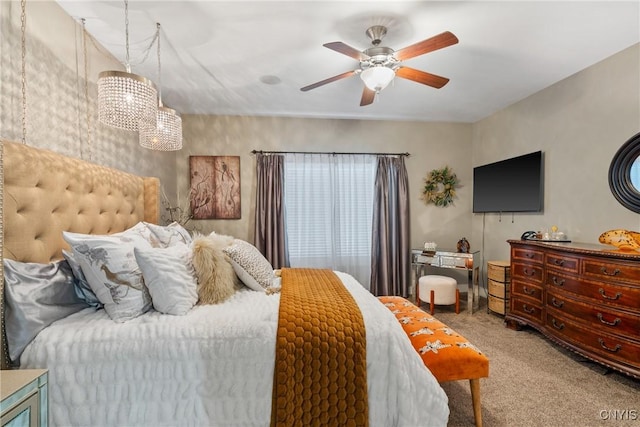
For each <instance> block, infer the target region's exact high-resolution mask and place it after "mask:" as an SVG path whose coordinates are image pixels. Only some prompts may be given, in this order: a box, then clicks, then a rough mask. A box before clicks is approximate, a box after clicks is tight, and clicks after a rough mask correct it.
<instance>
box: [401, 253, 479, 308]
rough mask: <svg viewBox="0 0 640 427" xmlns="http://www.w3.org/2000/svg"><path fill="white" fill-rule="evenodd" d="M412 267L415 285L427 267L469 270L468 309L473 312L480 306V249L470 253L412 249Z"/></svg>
mask: <svg viewBox="0 0 640 427" xmlns="http://www.w3.org/2000/svg"><path fill="white" fill-rule="evenodd" d="M411 267H412V268H413V272H414V275H415V286H416V289H417V286H418V280H419V279H420V276H423V275H424V274H423V273H424V271H425V268H426V267H435V268H453V269H457V270H466V271H467V285H468V291H467V311H468V312H469V314H473V312H474V311H476V310H478V308H479V306H480V286H479V282H478V279H479V276H480V251H473V252H469V253H461V252H453V251H433V252H430V251H424V250H422V249H412V250H411Z"/></svg>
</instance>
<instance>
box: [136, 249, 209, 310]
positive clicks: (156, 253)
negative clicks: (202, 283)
mask: <svg viewBox="0 0 640 427" xmlns="http://www.w3.org/2000/svg"><path fill="white" fill-rule="evenodd" d="M133 251H134V253H135V256H136V260H137V261H138V265H139V266H140V269H141V270H142V276H143V277H144V282H145V284H146V285H147V288H149V293H150V294H151V300H152V302H153V307H154V308H155V309H156V310H157V311H159V312H161V313H165V314H173V315H177V316H182V315H184V314H187V312H188V311H189V310H191V308H192V307H193V306H194V305H196V303H197V302H198V292H197V283H196V279H195V277H194V275H193V274H194V272H193V267H192V265H191V248H190V247H189V246H187V245H185V244H184V243H176V244H174V245H173V246H170V247H168V248H150V249H149V248H147V249H144V248H134V250H133Z"/></svg>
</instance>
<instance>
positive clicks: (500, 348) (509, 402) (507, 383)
mask: <svg viewBox="0 0 640 427" xmlns="http://www.w3.org/2000/svg"><path fill="white" fill-rule="evenodd" d="M461 299H462V298H461ZM423 308H425V309H426V307H425V306H424V305H423ZM460 308H461V312H460V314H457V315H456V314H455V312H454V311H453V306H444V307H439V306H437V307H436V311H435V314H434V315H435V317H437V318H438V319H439V320H441V321H443V322H444V323H446V324H447V325H448V326H450V327H451V328H452V329H454V330H456V331H457V332H459V333H460V334H462V335H463V336H464V337H466V338H467V339H469V341H471V342H472V343H473V344H475V345H476V346H478V347H479V348H480V349H481V350H482V351H483V352H484V353H485V354H486V355H487V356H488V357H489V360H490V365H489V378H484V379H482V380H481V381H480V387H481V395H482V418H483V422H484V426H485V427H500V426H508V427H520V426H523V427H525V426H536V427H537V426H545V427H554V426H559V427H560V426H562V427H573V426H576V427H578V426H579V427H586V426H616V427H618V426H636V427H637V426H640V380H635V379H632V378H630V377H628V376H625V375H622V374H618V373H615V372H609V371H608V370H607V369H605V368H604V367H602V366H601V365H599V364H595V363H592V362H589V361H586V360H585V359H584V358H582V357H580V356H578V355H575V354H574V353H572V352H570V351H568V350H565V349H563V348H561V347H560V346H558V345H555V344H552V343H551V342H550V341H549V340H547V339H546V338H544V336H543V335H542V334H540V333H538V332H536V331H534V330H532V329H529V328H527V329H525V330H522V331H513V330H511V329H508V328H506V327H505V326H504V323H503V318H502V317H501V316H498V315H495V314H488V313H487V310H486V303H484V301H481V309H480V311H478V312H476V313H474V314H473V315H469V314H467V312H466V311H462V310H465V309H466V307H464V306H463V305H462V304H461V307H460ZM442 387H443V388H444V390H445V392H446V393H447V395H448V396H449V407H450V409H451V416H450V418H449V426H450V427H461V426H473V425H474V424H473V409H472V405H471V393H470V391H469V382H468V381H456V382H450V383H445V384H443V385H442Z"/></svg>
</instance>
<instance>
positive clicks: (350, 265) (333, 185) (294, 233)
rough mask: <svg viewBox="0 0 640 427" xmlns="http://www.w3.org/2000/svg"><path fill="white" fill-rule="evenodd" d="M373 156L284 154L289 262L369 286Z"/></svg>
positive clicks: (374, 161)
mask: <svg viewBox="0 0 640 427" xmlns="http://www.w3.org/2000/svg"><path fill="white" fill-rule="evenodd" d="M376 164H377V161H376V157H375V156H373V155H365V154H363V155H333V154H287V155H286V156H285V164H284V207H285V229H286V234H287V250H288V252H289V262H290V265H291V266H292V267H310V268H329V269H333V270H339V271H344V272H346V273H349V274H351V275H352V276H354V277H355V278H356V279H357V280H358V281H359V282H360V283H362V284H363V285H364V286H365V287H366V288H367V289H368V288H369V281H370V275H371V233H372V228H371V227H372V218H373V194H374V193H373V190H374V184H375V170H376Z"/></svg>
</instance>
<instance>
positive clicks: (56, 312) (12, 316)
mask: <svg viewBox="0 0 640 427" xmlns="http://www.w3.org/2000/svg"><path fill="white" fill-rule="evenodd" d="M4 283H5V287H4V292H5V293H4V295H5V298H6V311H5V321H6V332H7V343H8V346H9V358H10V359H11V360H12V362H14V363H16V364H17V363H18V362H19V360H20V355H21V354H22V351H23V350H24V349H25V347H26V346H27V345H28V344H29V343H30V342H31V341H32V340H33V339H34V338H35V337H36V335H38V333H39V332H40V331H41V330H42V329H44V328H46V327H47V326H49V325H50V324H52V323H53V322H55V321H56V320H60V319H62V318H64V317H67V316H68V315H70V314H73V313H75V312H77V311H80V310H82V309H85V308H87V307H88V305H87V304H85V303H84V302H83V301H81V300H80V299H79V298H78V297H77V296H76V293H75V290H74V277H73V273H72V271H71V267H70V266H69V264H68V263H67V261H65V260H60V261H56V262H52V263H49V264H37V263H24V262H18V261H13V260H10V259H5V260H4Z"/></svg>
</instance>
